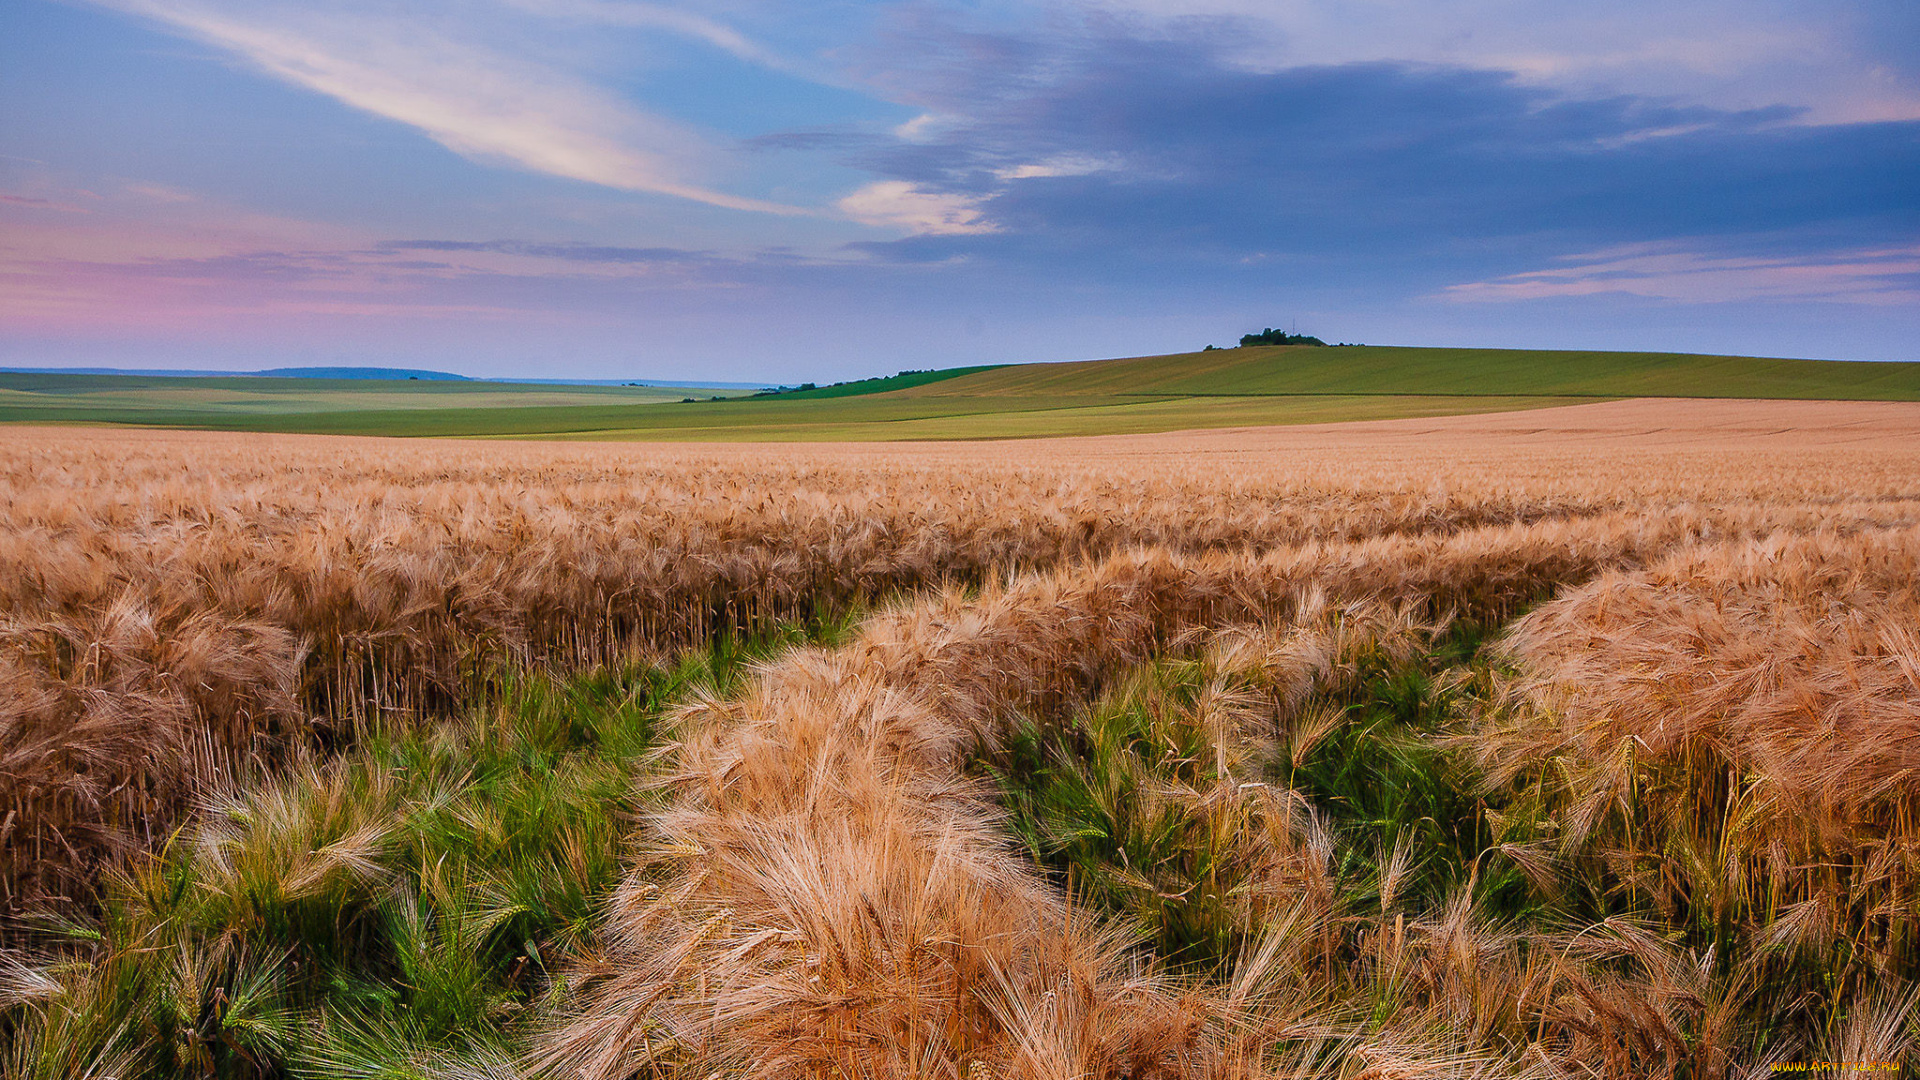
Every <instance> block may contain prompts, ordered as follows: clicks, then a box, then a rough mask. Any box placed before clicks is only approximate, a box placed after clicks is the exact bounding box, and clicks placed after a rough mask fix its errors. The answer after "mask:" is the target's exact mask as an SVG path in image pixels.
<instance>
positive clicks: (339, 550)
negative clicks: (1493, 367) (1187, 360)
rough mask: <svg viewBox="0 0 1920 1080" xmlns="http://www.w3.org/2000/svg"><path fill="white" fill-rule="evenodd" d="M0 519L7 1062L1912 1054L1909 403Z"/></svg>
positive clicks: (109, 477)
mask: <svg viewBox="0 0 1920 1080" xmlns="http://www.w3.org/2000/svg"><path fill="white" fill-rule="evenodd" d="M0 493H3V494H0V838H4V845H5V846H4V855H3V856H0V897H3V898H4V904H5V916H6V920H7V921H6V924H5V927H4V933H3V934H0V939H3V940H4V943H5V945H6V952H5V956H4V959H0V1039H4V1046H0V1074H4V1075H5V1076H6V1077H10V1078H11V1077H21V1078H25V1077H54V1076H97V1077H116V1078H129V1077H144V1076H234V1077H280V1076H301V1077H308V1076H311V1077H447V1078H453V1077H463V1078H481V1077H486V1078H495V1077H510V1076H511V1077H517V1076H554V1077H580V1078H592V1080H616V1078H627V1077H663V1078H676V1080H679V1078H684V1080H709V1078H712V1077H716V1076H752V1077H765V1078H769V1080H771V1078H785V1077H806V1078H820V1080H826V1078H829V1077H844V1078H853V1077H908V1076H913V1077H922V1076H925V1077H947V1078H952V1080H990V1078H991V1080H1069V1078H1073V1080H1079V1078H1085V1080H1108V1078H1115V1080H1117V1078H1123V1077H1124V1078H1139V1080H1146V1078H1160V1077H1167V1078H1173V1077H1180V1078H1186V1077H1194V1078H1202V1077H1204V1078H1222V1080H1226V1078H1241V1077H1245V1078H1256V1077H1274V1078H1279V1077H1325V1078H1345V1080H1361V1078H1365V1080H1387V1078H1397V1077H1489V1078H1492V1077H1503V1078H1505V1077H1540V1078H1550V1077H1641V1076H1658V1077H1674V1078H1681V1077H1684V1078H1689V1080H1699V1078H1707V1077H1728V1076H1746V1075H1753V1074H1761V1073H1766V1074H1771V1073H1772V1072H1775V1071H1779V1070H1784V1069H1800V1068H1802V1067H1816V1066H1819V1065H1820V1063H1851V1064H1852V1065H1855V1066H1861V1067H1867V1066H1871V1067H1875V1068H1886V1069H1898V1068H1911V1067H1913V1065H1914V1064H1916V1055H1920V772H1917V771H1916V770H1917V769H1920V406H1915V405H1909V404H1898V403H1845V402H1787V401H1778V402H1744V401H1684V402H1682V401H1660V400H1640V401H1622V402H1610V403H1604V404H1593V405H1582V406H1575V407H1569V408H1558V409H1543V410H1535V411H1530V412H1526V413H1514V414H1495V415H1489V416H1466V417H1450V418H1443V419H1427V420H1395V421H1381V422H1374V423H1364V424H1345V425H1324V426H1314V427H1297V428H1268V429H1244V430H1223V431H1209V432H1203V433H1174V434H1166V435H1150V436H1125V437H1119V436H1116V437H1102V438H1087V439H1062V440H1032V441H1023V442H1003V443H977V444H890V445H889V444H862V445H828V444H818V445H804V446H803V445H794V446H767V445H755V446H730V445H714V446H696V445H675V446H671V447H668V446H647V445H635V444H622V445H606V446H595V445H588V444H541V443H507V442H488V443H456V442H431V441H408V440H371V439H340V438H327V437H298V436H251V435H247V436H243V435H216V434H189V433H159V432H146V431H97V430H79V429H52V428H42V429H29V428H18V429H10V430H9V431H8V438H7V441H6V444H5V446H4V449H0Z"/></svg>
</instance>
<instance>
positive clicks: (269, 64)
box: [99, 0, 805, 214]
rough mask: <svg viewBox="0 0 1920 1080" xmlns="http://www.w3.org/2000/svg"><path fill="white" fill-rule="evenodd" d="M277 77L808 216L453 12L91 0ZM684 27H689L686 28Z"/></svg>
mask: <svg viewBox="0 0 1920 1080" xmlns="http://www.w3.org/2000/svg"><path fill="white" fill-rule="evenodd" d="M99 2H100V3H103V4H104V5H106V6H109V7H113V8H115V9H117V10H120V11H124V12H128V13H131V14H135V15H139V16H143V17H145V18H148V19H151V20H153V21H155V22H158V23H161V24H163V25H165V26H167V27H169V28H171V29H172V30H174V31H175V32H178V33H181V34H184V35H186V36H188V37H191V38H194V39H196V40H199V41H202V42H205V43H207V44H209V45H213V46H215V47H218V48H220V49H222V50H225V51H227V52H229V53H232V54H233V55H235V56H238V57H240V58H242V59H244V60H245V61H246V62H247V63H248V64H249V65H251V66H252V67H254V68H256V69H258V70H259V71H261V72H264V73H265V74H267V75H270V76H272V77H274V78H276V79H279V80H282V81H284V82H287V83H291V84H293V85H295V86H300V87H303V88H305V89H308V90H312V91H315V92H317V93H321V94H325V95H327V96H329V97H332V98H334V99H336V100H338V101H340V102H343V103H345V104H347V105H350V106H352V107H354V108H356V109H360V110H362V111H364V112H369V113H372V114H374V115H376V116H381V117H385V118H387V119H389V120H394V121H397V122H399V123H402V124H406V125H408V126H410V127H413V128H416V129H418V130H419V131H421V132H423V133H424V134H426V135H427V136H428V137H430V138H432V139H433V140H434V141H436V142H438V143H440V144H441V145H442V146H445V147H447V148H448V149H450V150H452V151H454V152H455V153H458V154H460V155H462V156H465V157H468V158H472V159H475V160H479V161H484V162H490V163H507V164H511V165H514V166H517V167H520V168H523V169H528V170H531V171H534V172H539V173H545V174H548V175H552V176H558V177H564V178H567V179H571V180H579V181H584V182H586V183H590V184H598V185H601V186H604V187H609V188H616V189H620V190H624V191H636V192H648V193H653V194H660V195H670V196H674V197H677V198H682V199H689V200H692V201H694V202H699V203H706V204H708V205H711V206H718V207H722V208H725V209H730V210H745V211H754V212H759V213H772V214H800V213H804V212H805V211H803V210H801V209H799V208H796V207H792V206H787V205H783V204H780V203H775V202H769V201H766V200H761V199H753V198H746V197H742V196H738V195H733V194H729V193H727V192H724V191H719V190H716V189H714V188H712V187H709V186H705V185H702V184H700V183H698V182H696V181H695V179H693V178H692V177H690V176H689V172H690V171H692V170H690V169H689V165H690V164H692V163H703V162H709V161H711V159H712V158H713V157H714V154H713V151H712V148H711V147H709V146H708V145H707V144H706V143H705V142H704V140H702V139H701V138H700V137H699V136H698V135H697V134H696V133H694V132H693V131H691V130H690V129H687V128H686V127H684V126H682V125H679V124H676V123H674V122H672V121H670V120H667V119H665V118H663V117H659V116H655V115H652V114H650V113H647V112H644V111H642V110H640V109H637V108H634V107H633V106H631V105H629V104H628V103H626V102H625V101H623V100H621V99H619V98H618V97H615V96H614V95H612V94H609V93H607V92H605V91H603V90H601V89H599V88H597V87H595V86H593V85H592V84H590V83H588V82H586V81H584V80H582V79H580V78H578V77H576V76H574V75H571V74H569V73H567V72H565V71H563V70H560V69H558V68H555V67H552V66H546V65H541V64H538V63H535V62H532V61H529V60H527V59H523V58H521V57H519V56H516V55H512V54H509V53H508V52H506V51H503V50H500V49H495V48H489V47H488V46H486V45H484V44H482V43H479V42H476V41H473V40H467V39H465V38H464V37H463V36H462V35H461V34H460V27H461V25H462V24H461V21H460V20H457V19H455V20H437V21H436V20H430V19H408V18H407V17H405V15H404V13H402V12H401V11H399V10H397V9H395V8H380V9H377V10H376V11H373V12H351V11H338V10H334V11H321V10H318V9H308V8H288V7H284V6H281V5H277V4H244V5H243V4H221V3H204V2H198V0H99ZM686 28H687V27H683V29H686Z"/></svg>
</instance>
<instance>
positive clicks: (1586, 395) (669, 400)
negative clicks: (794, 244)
mask: <svg viewBox="0 0 1920 1080" xmlns="http://www.w3.org/2000/svg"><path fill="white" fill-rule="evenodd" d="M736 393H737V392H736ZM690 394H691V395H695V396H699V397H703V398H704V397H707V396H709V395H708V394H707V393H706V392H705V391H689V390H684V389H680V388H652V387H579V386H540V385H523V384H504V383H480V382H469V383H448V382H385V381H369V380H318V379H262V378H236V379H221V378H148V377H129V376H117V375H107V376H76V375H0V421H11V422H24V423H91V424H137V425H144V426H159V427H187V428H206V429H214V430H226V431H283V432H314V433H326V434H343V435H411V436H447V437H455V436H462V437H487V436H491V437H505V438H561V439H633V440H672V441H736V440H737V441H786V440H863V441H872V440H900V439H992V438H1031V437H1039V436H1049V435H1099V434H1127V433H1137V432H1152V431H1174V430H1181V429H1186V428H1219V427H1241V426H1251V425H1264V424H1307V423H1325V422H1331V421H1339V420H1376V419H1390V418H1396V417H1412V416H1447V415H1457V414H1461V413H1476V412H1499V411H1507V410H1516V409H1527V408H1545V407H1549V406H1554V405H1565V404H1570V403H1574V402H1580V401H1594V400H1607V399H1616V398H1627V397H1745V398H1823V399H1859V400H1875V401H1920V363H1856V362H1841V361H1824V360H1781V359H1765V358H1753V357H1733V356H1698V355H1689V354H1674V353H1604V352H1551V351H1535V350H1510V349H1420V348H1389V347H1369V346H1357V347H1338V348H1319V347H1313V346H1283V347H1264V348H1241V349H1221V350H1215V351H1211V352H1200V353H1183V354H1177V355H1171V356H1151V357H1136V358H1129V359H1120V360H1089V361H1077V362H1073V363H1058V364H1015V365H1006V366H993V367H978V368H961V369H949V370H947V371H940V372H914V373H911V374H903V375H899V376H891V377H887V378H880V379H869V380H864V381H861V382H854V383H845V384H841V385H837V386H827V387H818V388H815V389H812V390H805V391H797V392H789V393H784V394H779V395H773V396H765V395H761V396H752V397H738V398H734V399H731V400H726V401H707V400H701V401H696V402H691V403H683V402H681V401H680V398H682V397H684V396H688V395H690Z"/></svg>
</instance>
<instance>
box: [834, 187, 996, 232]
mask: <svg viewBox="0 0 1920 1080" xmlns="http://www.w3.org/2000/svg"><path fill="white" fill-rule="evenodd" d="M840 210H841V212H843V213H845V214H846V215H847V216H848V217H849V218H852V219H853V220H855V221H857V222H860V223H861V224H862V225H873V226H878V227H880V228H889V229H905V230H906V231H907V232H909V233H913V234H915V235H920V236H961V235H966V234H971V233H989V232H994V231H996V226H995V225H994V224H993V223H992V222H991V221H988V220H987V219H986V217H985V216H984V215H983V213H982V212H981V207H980V199H978V198H977V197H975V196H972V195H964V194H960V193H958V192H951V191H926V190H923V189H921V188H920V187H918V186H916V185H914V184H912V183H910V182H908V181H905V180H882V181H879V182H878V183H873V184H868V185H867V186H865V187H863V188H861V189H860V190H858V191H856V192H854V193H853V194H851V195H848V196H847V197H846V198H844V199H841V200H840Z"/></svg>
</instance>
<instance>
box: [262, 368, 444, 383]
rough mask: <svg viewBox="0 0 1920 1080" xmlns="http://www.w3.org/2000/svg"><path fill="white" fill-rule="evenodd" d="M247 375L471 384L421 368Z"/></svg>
mask: <svg viewBox="0 0 1920 1080" xmlns="http://www.w3.org/2000/svg"><path fill="white" fill-rule="evenodd" d="M249 374H253V375H259V376H261V377H262V378H268V379H419V380H421V381H422V382H425V381H427V380H429V379H431V380H433V381H435V382H473V381H474V380H472V379H470V378H468V377H467V376H465V375H455V374H453V373H452V372H450V371H427V370H425V369H423V368H393V367H277V368H267V369H266V370H265V371H255V372H250V373H249Z"/></svg>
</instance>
